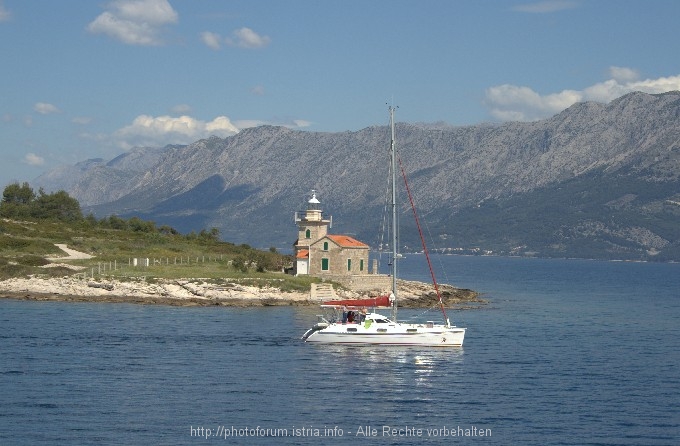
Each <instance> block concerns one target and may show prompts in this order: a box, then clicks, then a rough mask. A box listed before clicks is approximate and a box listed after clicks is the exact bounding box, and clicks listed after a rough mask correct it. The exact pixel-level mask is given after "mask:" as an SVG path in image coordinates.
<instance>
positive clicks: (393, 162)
mask: <svg viewBox="0 0 680 446" xmlns="http://www.w3.org/2000/svg"><path fill="white" fill-rule="evenodd" d="M389 110H390V132H391V138H390V174H391V179H390V183H391V185H392V188H391V192H392V197H391V198H392V199H391V206H392V293H393V294H394V302H392V320H393V321H394V322H397V259H398V258H399V253H398V249H397V148H396V147H395V143H394V110H395V108H394V107H393V106H390V108H389Z"/></svg>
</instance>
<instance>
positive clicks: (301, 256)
mask: <svg viewBox="0 0 680 446" xmlns="http://www.w3.org/2000/svg"><path fill="white" fill-rule="evenodd" d="M308 257H309V250H308V249H301V250H299V251H298V252H297V255H296V256H295V258H298V259H306V258H308Z"/></svg>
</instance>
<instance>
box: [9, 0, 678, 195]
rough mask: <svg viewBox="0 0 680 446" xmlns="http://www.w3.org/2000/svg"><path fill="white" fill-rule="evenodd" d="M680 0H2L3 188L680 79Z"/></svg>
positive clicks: (655, 87)
mask: <svg viewBox="0 0 680 446" xmlns="http://www.w3.org/2000/svg"><path fill="white" fill-rule="evenodd" d="M678 18H680V2H678V1H675V0H545V1H530V0H529V1H523V0H519V1H501V0H427V1H423V0H232V1H230V0H111V1H107V0H102V1H92V0H88V1H84V0H59V1H48V0H0V61H1V62H0V67H1V68H0V157H1V159H2V161H1V162H0V185H2V186H3V187H4V185H7V184H11V183H14V182H24V181H28V182H29V183H30V182H31V181H32V180H34V179H35V178H37V177H38V176H39V175H41V174H42V173H44V172H46V171H48V170H50V169H53V168H55V167H57V166H60V165H64V164H69V165H72V164H75V163H77V162H79V161H83V160H86V159H91V158H104V159H107V160H108V159H112V158H114V157H115V156H117V155H119V154H121V153H123V152H124V151H126V150H129V149H131V148H133V147H140V146H164V145H166V144H188V143H191V142H193V141H196V140H199V139H201V138H206V137H209V136H211V135H217V136H220V137H226V136H230V135H233V134H236V133H237V132H239V131H240V130H242V129H245V128H249V127H253V126H258V125H265V124H270V125H281V126H286V127H289V128H291V129H298V130H302V131H315V132H343V131H348V130H349V131H356V130H360V129H363V128H366V127H369V126H373V125H386V124H387V123H388V120H389V117H388V111H387V105H388V104H389V105H395V106H398V107H399V109H398V111H397V116H396V119H397V121H402V122H412V123H417V122H424V123H435V122H436V123H442V122H443V123H447V124H450V125H455V126H460V125H473V124H479V123H484V122H494V123H500V122H506V121H532V120H538V119H543V118H547V117H550V116H552V115H554V114H556V113H559V112H560V111H562V110H564V109H565V108H567V107H569V106H570V105H572V104H574V103H575V102H581V101H598V102H609V101H611V100H613V99H615V98H617V97H620V96H622V95H624V94H626V93H629V92H631V91H644V92H648V93H661V92H665V91H671V90H680V57H678V54H680V38H678V31H677V29H678Z"/></svg>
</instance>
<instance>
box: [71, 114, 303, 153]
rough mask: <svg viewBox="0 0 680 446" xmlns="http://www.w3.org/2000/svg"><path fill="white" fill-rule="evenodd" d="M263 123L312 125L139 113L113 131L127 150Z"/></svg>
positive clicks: (116, 140)
mask: <svg viewBox="0 0 680 446" xmlns="http://www.w3.org/2000/svg"><path fill="white" fill-rule="evenodd" d="M260 125H280V126H284V127H288V128H303V127H308V126H309V125H311V123H310V122H309V121H305V120H301V119H293V120H288V121H285V122H267V121H261V120H238V121H233V122H232V121H231V119H229V118H228V117H226V116H218V117H216V118H215V119H213V120H212V121H201V120H200V119H196V118H193V117H191V116H187V115H183V116H179V117H172V116H155V117H154V116H149V115H140V116H137V117H136V118H135V119H134V120H133V121H132V123H131V124H130V125H127V126H125V127H123V128H121V129H119V130H117V131H116V132H114V134H113V135H112V141H113V143H114V144H115V145H116V146H117V147H119V148H122V149H124V150H128V149H131V148H132V147H140V146H152V147H160V146H164V145H166V144H189V143H192V142H194V141H198V140H199V139H202V138H208V137H210V136H213V135H214V136H219V137H221V138H226V137H227V136H232V135H235V134H236V133H238V132H239V131H240V130H242V129H245V128H250V127H257V126H260ZM81 136H82V137H83V138H90V139H95V138H96V139H99V140H102V139H104V135H89V134H84V135H81Z"/></svg>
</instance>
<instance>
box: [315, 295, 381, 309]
mask: <svg viewBox="0 0 680 446" xmlns="http://www.w3.org/2000/svg"><path fill="white" fill-rule="evenodd" d="M321 306H322V307H349V308H352V307H354V308H360V307H383V308H389V307H391V306H392V305H391V304H390V296H387V295H386V296H377V297H372V298H370V299H345V300H329V301H326V302H324V303H323V304H321Z"/></svg>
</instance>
